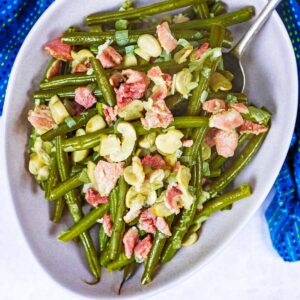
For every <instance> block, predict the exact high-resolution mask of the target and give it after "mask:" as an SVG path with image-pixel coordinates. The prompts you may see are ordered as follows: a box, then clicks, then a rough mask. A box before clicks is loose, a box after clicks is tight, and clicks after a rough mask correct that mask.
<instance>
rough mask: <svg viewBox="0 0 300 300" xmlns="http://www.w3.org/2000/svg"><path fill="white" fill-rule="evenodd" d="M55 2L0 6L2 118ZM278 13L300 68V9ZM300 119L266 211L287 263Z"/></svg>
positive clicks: (296, 219) (297, 221)
mask: <svg viewBox="0 0 300 300" xmlns="http://www.w3.org/2000/svg"><path fill="white" fill-rule="evenodd" d="M53 1H54V0H23V1H22V0H2V1H1V3H0V14H1V15H0V116H1V114H2V108H3V102H4V98H5V92H6V86H7V82H8V78H9V74H10V71H11V68H12V65H13V62H14V59H15V57H16V55H17V53H18V51H19V48H20V46H21V45H22V42H23V40H24V39H25V37H26V35H27V34H28V32H29V30H30V29H31V27H32V26H33V25H34V23H35V22H36V20H37V19H38V18H39V16H40V15H41V14H42V13H43V12H44V11H45V9H47V8H48V6H49V5H50V4H51V3H52V2H53ZM277 10H278V12H279V14H280V16H281V18H282V20H283V22H284V23H285V25H286V27H287V29H288V32H289V35H290V38H291V41H292V43H293V46H294V50H295V53H296V58H297V62H298V67H299V66H300V34H299V30H300V19H299V17H300V6H299V4H298V3H297V1H295V0H289V1H288V0H283V1H282V3H281V4H280V5H279V7H278V9H277ZM298 125H300V117H299V114H298V119H297V126H296V130H295V133H294V136H293V140H292V142H291V147H290V151H289V153H288V156H287V159H286V161H285V162H284V165H283V167H282V169H281V171H280V174H279V176H278V178H277V180H276V183H275V189H276V195H275V197H274V199H273V201H272V203H271V204H270V206H269V207H268V209H267V211H266V214H265V216H266V219H267V222H268V226H269V229H270V236H271V239H272V243H273V246H274V248H275V249H276V251H277V252H278V253H279V255H280V256H281V257H282V258H283V259H284V260H285V261H297V260H300V201H299V199H300V132H299V129H298V128H299V127H298Z"/></svg>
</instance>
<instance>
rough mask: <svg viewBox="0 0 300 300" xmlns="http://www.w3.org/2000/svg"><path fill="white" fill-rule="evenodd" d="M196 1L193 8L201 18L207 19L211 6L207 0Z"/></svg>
mask: <svg viewBox="0 0 300 300" xmlns="http://www.w3.org/2000/svg"><path fill="white" fill-rule="evenodd" d="M195 2H196V3H195V4H194V5H193V8H194V10H195V12H196V15H197V17H198V18H199V19H207V18H209V8H208V5H207V3H206V2H202V1H195Z"/></svg>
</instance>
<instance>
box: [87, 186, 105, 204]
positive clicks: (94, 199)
mask: <svg viewBox="0 0 300 300" xmlns="http://www.w3.org/2000/svg"><path fill="white" fill-rule="evenodd" d="M85 200H86V202H87V203H89V204H90V205H92V206H97V205H99V204H103V203H107V202H108V197H107V196H101V195H100V194H99V193H98V192H97V191H96V190H95V189H93V188H88V190H87V191H86V193H85Z"/></svg>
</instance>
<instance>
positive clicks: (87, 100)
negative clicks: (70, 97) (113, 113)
mask: <svg viewBox="0 0 300 300" xmlns="http://www.w3.org/2000/svg"><path fill="white" fill-rule="evenodd" d="M75 101H76V102H77V103H78V104H80V105H82V106H83V107H84V108H90V107H92V106H93V105H94V104H95V103H96V102H97V99H96V97H95V96H94V95H93V93H92V91H91V90H90V89H89V88H88V87H85V86H81V87H78V88H77V89H76V90H75Z"/></svg>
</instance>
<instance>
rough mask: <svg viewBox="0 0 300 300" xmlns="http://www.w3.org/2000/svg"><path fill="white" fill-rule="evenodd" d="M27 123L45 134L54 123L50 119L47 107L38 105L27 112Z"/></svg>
mask: <svg viewBox="0 0 300 300" xmlns="http://www.w3.org/2000/svg"><path fill="white" fill-rule="evenodd" d="M28 121H29V122H30V124H31V125H32V126H33V127H34V128H35V129H38V130H41V131H43V132H46V131H48V130H50V129H52V128H53V126H54V125H55V122H54V120H53V118H52V115H51V111H50V108H49V107H48V106H47V105H44V104H42V105H40V106H37V107H35V109H34V110H30V111H29V112H28Z"/></svg>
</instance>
